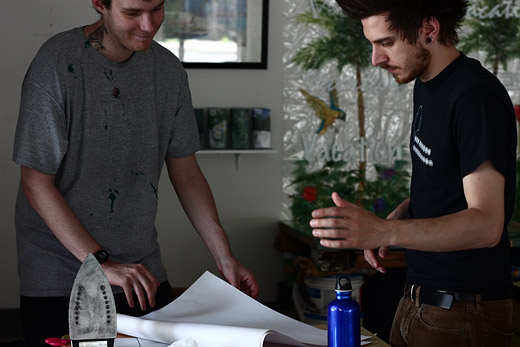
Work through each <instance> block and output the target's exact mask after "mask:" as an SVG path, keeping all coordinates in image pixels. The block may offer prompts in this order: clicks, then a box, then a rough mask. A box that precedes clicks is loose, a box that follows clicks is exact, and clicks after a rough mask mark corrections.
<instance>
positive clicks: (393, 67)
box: [379, 64, 398, 70]
mask: <svg viewBox="0 0 520 347" xmlns="http://www.w3.org/2000/svg"><path fill="white" fill-rule="evenodd" d="M379 67H380V68H383V69H387V70H388V69H397V68H398V66H394V65H388V64H381V65H379Z"/></svg>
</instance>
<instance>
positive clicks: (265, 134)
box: [252, 107, 271, 149]
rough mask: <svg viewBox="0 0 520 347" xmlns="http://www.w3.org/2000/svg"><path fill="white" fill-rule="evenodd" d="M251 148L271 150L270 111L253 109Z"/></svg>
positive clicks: (259, 108)
mask: <svg viewBox="0 0 520 347" xmlns="http://www.w3.org/2000/svg"><path fill="white" fill-rule="evenodd" d="M252 111H253V147H254V148H255V149H269V148H271V110H270V109H268V108H261V107H256V108H253V110H252Z"/></svg>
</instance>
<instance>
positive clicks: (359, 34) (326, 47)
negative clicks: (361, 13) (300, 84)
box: [293, 1, 372, 71]
mask: <svg viewBox="0 0 520 347" xmlns="http://www.w3.org/2000/svg"><path fill="white" fill-rule="evenodd" d="M315 6H316V7H317V8H319V11H317V12H316V15H315V14H314V12H312V11H308V12H304V13H302V14H300V15H299V16H298V17H297V20H298V21H299V22H300V23H304V24H309V25H313V24H314V25H319V26H321V27H322V28H324V29H326V30H327V31H328V32H329V35H328V36H324V37H320V38H317V39H316V40H314V41H311V42H310V43H309V44H308V45H307V46H304V47H302V48H301V49H300V50H299V51H298V52H297V53H296V55H295V57H294V59H293V61H294V62H295V63H296V64H298V65H299V66H300V67H301V68H303V69H304V70H316V69H319V68H320V67H322V66H323V65H324V64H326V63H329V62H332V61H336V62H337V68H338V70H339V71H341V70H342V69H343V67H344V66H347V65H352V66H355V67H356V68H357V67H359V68H361V69H363V68H365V67H367V66H369V64H370V56H371V51H372V47H371V45H370V42H368V41H367V39H366V38H365V36H364V35H363V27H362V26H361V22H360V21H359V20H355V19H352V18H350V17H347V16H346V15H344V14H343V13H341V12H338V11H337V10H336V9H334V8H332V7H331V6H330V5H326V4H324V3H323V2H322V1H316V2H315Z"/></svg>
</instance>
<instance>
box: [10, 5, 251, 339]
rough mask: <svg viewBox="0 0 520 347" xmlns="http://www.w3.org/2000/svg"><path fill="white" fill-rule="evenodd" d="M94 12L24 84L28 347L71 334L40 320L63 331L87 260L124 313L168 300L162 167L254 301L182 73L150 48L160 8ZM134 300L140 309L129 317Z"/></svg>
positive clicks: (21, 136)
mask: <svg viewBox="0 0 520 347" xmlns="http://www.w3.org/2000/svg"><path fill="white" fill-rule="evenodd" d="M92 3H93V5H94V7H95V8H96V10H97V11H98V12H100V13H101V15H102V16H101V19H100V20H99V21H98V22H96V23H94V24H92V25H89V26H86V27H83V28H76V29H72V30H70V31H67V32H63V33H61V34H58V35H56V36H54V37H52V38H51V39H49V40H48V41H47V42H46V43H45V44H44V45H43V46H42V47H41V49H40V50H39V52H38V54H37V55H36V57H35V58H34V60H33V62H32V64H31V66H30V68H29V70H28V72H27V75H26V77H25V79H24V83H23V91H22V101H21V106H20V116H19V120H18V126H17V129H16V136H15V145H14V153H13V160H14V161H15V162H16V163H18V164H19V165H20V166H21V185H20V190H19V194H18V199H17V204H16V228H17V247H18V262H19V276H20V294H21V308H22V320H23V325H24V335H25V338H26V343H28V345H30V346H33V345H37V344H39V343H42V344H43V339H42V337H49V336H52V335H55V334H65V333H67V330H63V331H61V330H59V329H63V327H62V325H63V322H61V321H60V322H54V321H52V322H43V321H42V320H41V319H39V318H38V317H37V316H38V313H39V312H45V310H46V308H47V307H49V306H50V307H52V308H53V312H52V314H51V315H52V316H60V317H65V320H64V321H65V323H66V321H67V318H66V317H67V311H66V307H67V306H68V299H67V297H68V296H69V294H70V290H71V288H72V284H73V281H74V278H75V275H76V273H77V271H78V269H79V266H80V265H81V262H83V261H84V259H85V258H86V256H87V255H88V254H89V253H92V254H95V255H96V257H97V258H98V260H99V261H100V262H102V267H103V269H104V271H105V273H106V275H107V277H108V279H109V281H110V283H111V284H112V285H113V286H114V293H115V296H116V297H117V298H116V304H117V309H118V311H120V312H127V313H128V312H129V313H131V314H139V313H142V312H148V311H149V310H150V309H151V307H154V306H156V307H158V306H164V305H165V304H167V303H168V302H169V301H171V294H170V293H171V287H170V286H169V284H168V283H167V281H168V278H167V274H166V270H165V268H164V266H163V265H162V263H161V254H160V249H159V246H158V243H157V232H156V230H155V226H154V221H155V217H156V213H157V203H158V200H157V194H158V193H157V188H158V183H159V177H160V173H161V170H162V167H163V163H166V167H167V169H168V174H169V178H170V180H171V183H172V185H173V187H174V188H175V190H176V192H177V195H178V197H179V199H180V201H181V203H182V206H183V207H184V209H185V211H186V214H187V215H188V217H189V219H190V220H191V222H192V224H193V226H194V227H195V229H196V230H197V232H198V233H199V234H200V236H201V238H202V240H203V241H204V243H205V244H206V246H207V247H208V249H209V251H210V253H211V255H212V256H213V258H214V259H215V261H216V263H217V266H218V269H219V270H220V271H221V273H222V274H223V276H224V277H225V278H226V279H227V280H228V281H229V282H230V283H231V284H233V285H234V286H236V287H238V288H240V289H242V290H243V291H244V292H246V293H248V294H249V295H251V296H256V295H257V293H258V286H257V284H256V281H255V279H254V276H253V275H252V274H251V273H250V272H249V271H248V270H247V269H246V268H244V267H243V266H242V265H241V264H240V263H239V262H238V261H237V260H236V259H235V258H234V256H233V255H232V253H231V250H230V247H229V243H228V241H227V238H226V235H225V233H224V231H223V229H222V227H221V225H220V222H219V219H218V215H217V211H216V207H215V203H214V200H213V197H212V194H211V191H210V188H209V186H208V183H207V181H206V179H205V178H204V176H203V174H202V173H201V171H200V169H199V167H198V164H197V161H196V159H195V155H194V153H195V152H196V151H197V150H198V149H199V147H200V144H199V140H198V131H197V125H196V121H195V116H194V112H193V108H192V105H191V96H190V92H189V87H188V81H187V77H186V73H185V71H184V70H183V68H182V64H181V63H180V62H179V60H178V59H177V58H176V57H175V56H174V55H173V54H172V53H171V52H169V51H168V50H166V49H165V48H163V47H162V46H160V45H159V44H157V43H156V42H154V41H153V37H154V35H155V34H156V33H157V31H158V29H159V27H160V25H161V24H162V22H163V19H164V1H162V0H113V1H107V0H93V1H92ZM107 257H108V259H107ZM161 288H162V289H161ZM164 288H166V289H164ZM161 292H163V293H164V292H166V293H167V294H165V295H160V293H161ZM56 300H61V301H60V302H61V303H62V304H60V305H61V306H63V309H61V311H63V312H61V311H60V309H58V310H56V307H61V306H60V305H57V304H56V302H57V301H56ZM134 301H137V302H138V305H136V309H138V310H139V309H140V310H142V311H139V312H136V310H133V311H131V308H132V307H134ZM147 303H148V305H149V306H150V307H147ZM156 304H157V305H156ZM126 309H128V310H130V311H127V310H126ZM46 319H47V315H46ZM44 323H47V324H44ZM42 325H43V326H44V328H42V327H41V326H42ZM50 326H53V327H54V329H51V328H50ZM47 328H48V329H47ZM36 329H38V331H36ZM65 329H67V326H65Z"/></svg>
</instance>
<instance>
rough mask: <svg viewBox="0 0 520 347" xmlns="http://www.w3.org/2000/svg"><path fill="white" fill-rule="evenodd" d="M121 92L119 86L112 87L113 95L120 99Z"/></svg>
mask: <svg viewBox="0 0 520 347" xmlns="http://www.w3.org/2000/svg"><path fill="white" fill-rule="evenodd" d="M120 94H121V92H120V91H119V88H116V87H114V89H112V96H113V97H114V98H116V99H119V95H120Z"/></svg>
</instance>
